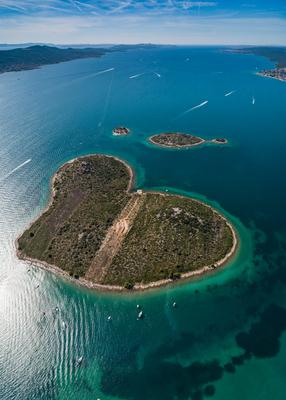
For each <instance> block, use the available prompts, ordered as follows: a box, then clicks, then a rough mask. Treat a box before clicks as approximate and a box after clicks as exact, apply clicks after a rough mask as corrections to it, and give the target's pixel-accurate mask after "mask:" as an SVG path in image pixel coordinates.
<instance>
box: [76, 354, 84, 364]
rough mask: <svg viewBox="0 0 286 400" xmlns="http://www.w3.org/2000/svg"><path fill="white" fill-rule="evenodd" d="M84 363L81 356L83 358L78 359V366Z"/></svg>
mask: <svg viewBox="0 0 286 400" xmlns="http://www.w3.org/2000/svg"><path fill="white" fill-rule="evenodd" d="M82 361H83V357H82V356H81V357H79V358H78V360H77V363H78V364H81V363H82Z"/></svg>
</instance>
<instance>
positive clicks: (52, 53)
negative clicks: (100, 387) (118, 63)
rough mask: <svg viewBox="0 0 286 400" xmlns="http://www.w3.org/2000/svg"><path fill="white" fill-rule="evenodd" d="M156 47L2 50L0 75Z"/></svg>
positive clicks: (33, 47)
mask: <svg viewBox="0 0 286 400" xmlns="http://www.w3.org/2000/svg"><path fill="white" fill-rule="evenodd" d="M154 46H155V45H148V44H138V45H116V46H108V47H106V48H105V47H102V46H99V47H94V46H92V47H86V48H81V47H78V46H77V47H68V48H62V47H61V48H59V47H56V46H46V45H33V46H28V47H21V48H13V49H9V50H0V73H4V72H13V71H23V70H30V69H35V68H39V67H41V66H43V65H48V64H58V63H61V62H65V61H72V60H77V59H81V58H97V57H101V56H103V55H104V54H106V53H110V52H114V51H126V50H130V49H134V48H136V49H138V48H150V47H154Z"/></svg>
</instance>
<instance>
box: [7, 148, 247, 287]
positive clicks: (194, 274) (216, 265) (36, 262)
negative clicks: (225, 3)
mask: <svg viewBox="0 0 286 400" xmlns="http://www.w3.org/2000/svg"><path fill="white" fill-rule="evenodd" d="M199 144H200V143H199ZM195 145H197V144H195ZM94 156H105V157H110V158H113V159H115V160H117V161H119V162H121V163H123V164H124V165H125V166H126V168H127V169H128V171H129V174H130V180H129V183H128V186H127V189H126V191H127V193H132V188H133V185H134V181H135V173H134V171H133V169H132V168H131V167H130V165H128V164H127V163H126V162H125V161H123V160H121V159H120V158H118V157H116V156H111V155H104V154H87V155H84V156H79V157H76V158H73V159H72V160H69V161H67V162H66V163H64V164H63V165H62V166H61V167H60V169H59V170H58V171H57V172H56V173H55V174H54V175H53V177H52V179H51V181H50V188H51V197H50V200H49V202H48V205H47V207H45V209H44V210H43V211H42V212H41V213H40V214H39V215H38V216H37V217H36V218H35V219H34V220H33V221H32V222H31V223H30V225H29V226H31V225H32V224H33V223H34V222H35V221H36V220H37V219H38V218H39V217H40V216H41V215H43V214H44V213H45V212H46V211H47V210H48V209H49V207H50V206H51V205H52V203H53V201H54V197H55V194H56V191H55V188H54V182H55V180H56V179H57V178H58V177H59V175H60V174H61V171H62V170H63V169H64V168H65V167H66V166H67V165H69V164H71V163H73V162H74V161H77V160H80V159H82V158H86V157H94ZM144 192H145V193H152V194H159V195H161V196H169V194H166V193H164V192H161V191H151V190H146V191H144ZM134 193H136V192H134ZM173 196H175V197H180V198H185V197H186V196H183V195H179V194H173ZM189 199H190V200H191V201H194V202H197V203H200V204H202V205H204V206H205V207H208V208H210V209H211V210H212V211H213V212H214V213H216V214H218V215H219V216H220V217H221V218H222V219H223V220H224V221H225V223H226V225H227V226H228V227H229V228H230V230H231V233H232V238H233V244H232V247H231V249H230V251H229V252H228V253H227V254H226V255H225V256H224V257H223V259H221V260H218V261H217V262H216V263H214V264H212V265H206V266H203V267H201V268H200V269H198V270H195V271H189V272H185V273H182V275H181V277H180V279H177V280H172V279H169V278H167V279H162V280H159V281H154V282H149V283H146V284H143V283H135V285H134V287H133V289H132V290H128V289H126V288H125V287H123V286H118V285H103V284H98V283H94V282H91V281H89V280H87V279H85V278H81V277H80V278H79V279H76V278H74V277H72V276H70V275H69V272H67V271H65V270H63V269H61V268H59V267H57V266H56V265H53V264H49V263H47V262H45V261H41V260H38V259H33V258H30V257H28V256H25V255H24V254H23V253H22V252H21V251H20V250H19V249H18V239H19V237H20V236H21V235H22V234H20V235H19V236H18V237H17V239H16V241H15V247H16V255H17V257H18V258H19V259H20V260H23V261H27V262H29V263H30V264H33V265H35V266H37V267H39V268H42V269H44V270H46V271H49V272H52V273H54V274H55V275H57V276H60V277H62V278H64V279H67V280H68V281H70V282H72V283H75V284H78V285H80V286H83V287H85V288H88V289H96V290H100V291H114V292H128V293H132V292H137V291H145V290H150V289H155V288H159V287H163V286H168V285H171V284H172V285H174V284H179V283H184V282H186V281H188V280H192V279H195V278H197V277H200V276H202V275H205V274H207V273H210V272H212V271H215V270H216V269H217V268H219V267H222V266H224V265H226V264H227V263H228V262H229V261H230V260H231V259H232V258H233V257H234V256H235V255H236V253H237V250H238V247H239V239H238V235H237V233H236V231H235V228H234V227H233V226H232V224H231V223H230V222H229V221H228V220H227V218H226V217H225V216H224V215H223V214H221V213H220V212H219V211H218V210H216V209H215V208H214V207H212V206H210V205H209V204H207V203H205V202H203V201H200V200H198V199H195V198H192V197H190V198H189Z"/></svg>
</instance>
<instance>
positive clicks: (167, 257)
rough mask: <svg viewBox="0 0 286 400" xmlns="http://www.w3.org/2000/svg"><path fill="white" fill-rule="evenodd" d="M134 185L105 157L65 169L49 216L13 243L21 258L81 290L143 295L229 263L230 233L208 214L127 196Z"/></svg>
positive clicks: (185, 201)
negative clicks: (67, 279) (82, 287)
mask: <svg viewBox="0 0 286 400" xmlns="http://www.w3.org/2000/svg"><path fill="white" fill-rule="evenodd" d="M132 185H133V172H132V169H131V168H130V167H129V166H128V165H127V164H126V163H124V162H123V161H121V160H119V159H117V158H114V157H111V156H105V155H90V156H85V157H81V158H78V159H75V160H73V161H71V162H69V163H67V164H65V165H64V166H63V167H61V168H60V169H59V171H58V172H57V173H56V175H55V176H54V178H53V181H52V188H53V197H52V199H51V202H50V204H49V206H48V208H47V210H46V211H45V212H43V214H42V215H41V216H40V217H39V218H38V219H37V220H36V221H35V222H34V223H32V225H31V226H30V227H29V228H28V229H27V230H26V231H25V232H24V233H23V234H22V235H21V236H20V237H19V239H18V255H19V257H20V258H23V259H28V260H31V261H33V262H36V263H40V265H41V266H45V267H46V268H50V269H52V270H54V271H56V272H58V273H62V274H65V275H66V276H70V277H73V278H75V279H77V280H78V281H79V282H80V283H82V284H85V285H87V286H91V287H97V288H106V289H123V288H126V289H132V288H134V289H145V288H148V287H152V286H160V285H163V284H167V283H170V282H172V281H174V280H177V279H180V278H189V277H191V276H194V275H198V274H202V273H205V272H207V271H211V270H213V269H215V268H217V267H219V266H220V265H222V264H224V263H225V262H226V261H228V260H229V258H230V257H231V256H233V254H234V252H235V249H236V246H237V238H236V234H235V232H234V229H233V227H232V226H231V224H230V223H229V222H228V221H227V220H226V219H225V217H223V216H222V215H220V214H219V213H218V212H217V211H216V210H214V209H213V208H212V207H210V206H208V205H205V204H203V203H202V202H199V201H197V200H194V199H190V198H188V197H183V196H179V195H171V194H166V193H161V192H151V191H142V190H138V191H137V192H131V189H132Z"/></svg>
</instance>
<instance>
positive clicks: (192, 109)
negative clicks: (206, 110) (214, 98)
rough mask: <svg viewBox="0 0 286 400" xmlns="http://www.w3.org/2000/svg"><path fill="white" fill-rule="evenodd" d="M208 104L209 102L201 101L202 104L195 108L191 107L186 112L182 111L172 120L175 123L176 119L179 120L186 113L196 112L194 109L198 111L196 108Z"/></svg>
mask: <svg viewBox="0 0 286 400" xmlns="http://www.w3.org/2000/svg"><path fill="white" fill-rule="evenodd" d="M208 102H209V101H208V100H205V101H203V102H202V103H200V104H198V105H197V106H194V107H192V108H189V109H188V110H186V111H184V112H183V113H182V114H180V115H178V117H176V118H175V119H174V121H175V120H176V119H179V118H181V117H183V116H184V115H186V114H188V113H189V112H191V111H194V110H196V109H198V108H201V107H204V106H205V105H207V104H208Z"/></svg>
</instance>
